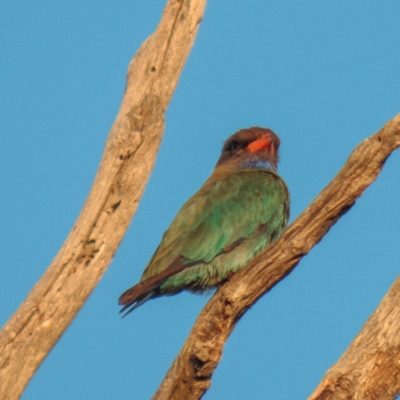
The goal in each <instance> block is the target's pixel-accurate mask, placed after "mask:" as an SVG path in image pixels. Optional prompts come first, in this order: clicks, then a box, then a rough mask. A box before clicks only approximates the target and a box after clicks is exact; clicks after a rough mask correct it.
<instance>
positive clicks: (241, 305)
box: [153, 114, 400, 400]
mask: <svg viewBox="0 0 400 400" xmlns="http://www.w3.org/2000/svg"><path fill="white" fill-rule="evenodd" d="M399 146H400V114H399V115H397V116H396V117H395V118H394V119H393V120H391V121H389V122H388V123H387V124H386V125H385V126H384V127H383V128H382V129H381V130H380V131H379V132H378V133H376V134H375V135H373V136H371V137H370V138H368V139H365V140H364V141H363V142H362V143H361V144H360V145H359V146H357V147H356V149H355V150H354V151H353V152H352V154H351V155H350V157H349V159H348V160H347V162H346V164H345V165H344V167H343V168H342V169H341V171H340V172H339V173H338V175H337V176H336V177H335V178H334V179H333V181H332V182H331V183H330V184H329V185H328V186H327V187H326V188H325V189H324V190H323V191H322V192H321V193H320V194H319V195H318V196H317V198H316V199H315V200H314V201H313V202H312V203H311V204H310V206H309V207H307V209H306V210H305V211H304V212H303V213H302V214H301V215H300V216H299V217H298V218H297V219H296V220H295V221H294V222H293V223H292V224H291V225H290V226H289V227H288V228H287V229H286V231H285V232H284V234H283V235H282V236H281V237H280V239H278V240H277V241H276V242H275V243H273V244H272V245H271V246H269V247H268V248H267V249H266V251H264V252H263V253H262V254H260V255H259V256H258V257H257V258H255V259H254V260H253V261H252V262H251V263H250V264H249V265H248V266H247V267H246V268H245V269H244V270H242V271H240V272H238V273H237V274H235V275H234V276H233V278H232V279H231V281H229V282H227V283H226V284H224V285H222V286H221V287H220V288H219V290H218V291H217V293H216V294H215V295H214V296H213V297H212V298H211V300H210V301H209V302H208V303H207V305H206V306H205V308H204V309H203V311H202V312H201V313H200V315H199V317H198V319H197V321H196V322H195V324H194V326H193V328H192V330H191V332H190V334H189V337H188V339H187V340H186V343H185V344H184V346H183V348H182V350H181V351H180V353H179V354H178V356H177V358H176V359H175V361H174V362H173V364H172V366H171V367H170V369H169V371H168V373H167V375H166V377H165V378H164V380H163V382H162V383H161V386H160V387H159V389H158V391H157V393H156V394H155V395H154V397H153V399H154V400H167V399H169V400H170V399H175V400H178V399H185V400H190V399H199V398H201V397H202V395H203V394H204V393H205V391H206V390H207V389H208V388H209V387H210V385H211V377H212V374H213V372H214V370H215V368H216V366H217V365H218V363H219V361H220V359H221V356H222V350H223V346H224V344H225V342H226V340H227V338H228V336H229V335H230V333H231V332H232V330H233V329H234V327H235V325H236V322H237V321H238V320H239V318H240V317H241V316H242V315H243V314H244V313H245V312H246V310H247V309H248V308H249V307H250V306H252V305H253V304H254V303H255V302H256V301H257V300H258V299H259V298H260V297H261V296H262V295H263V294H265V293H266V292H268V291H269V290H270V289H271V288H272V287H273V286H275V285H276V284H277V283H278V282H279V281H280V280H281V279H283V278H284V277H285V276H286V275H288V274H289V273H290V272H291V271H292V270H293V268H294V267H295V266H296V265H297V264H298V263H299V261H300V260H301V258H302V257H303V256H304V255H306V254H307V253H308V252H309V251H310V250H311V248H312V247H313V246H314V245H315V244H317V243H318V242H319V241H320V240H321V239H322V238H323V236H324V235H325V234H326V233H327V232H328V231H329V229H330V228H331V226H332V225H333V224H334V223H335V222H336V221H338V220H339V218H340V217H341V216H342V215H343V214H344V213H346V212H347V211H348V210H349V209H350V208H351V207H352V206H353V205H354V203H355V201H356V199H357V198H358V197H360V196H361V195H362V193H363V191H364V190H365V189H366V188H367V187H368V186H369V185H370V184H371V183H372V182H373V181H374V180H375V179H376V177H377V176H378V174H379V172H380V171H381V169H382V167H383V165H384V163H385V161H386V159H387V158H388V157H389V155H390V154H391V153H392V152H393V151H394V150H395V149H396V148H398V147H399ZM394 318H397V319H398V320H400V313H399V312H398V309H397V315H396V316H394ZM397 326H398V325H397ZM397 356H398V354H397ZM397 359H399V357H398V358H397ZM396 368H397V369H396V373H397V374H399V373H400V363H399V362H398V363H397V364H396ZM332 398H334V397H332ZM370 398H372V397H370Z"/></svg>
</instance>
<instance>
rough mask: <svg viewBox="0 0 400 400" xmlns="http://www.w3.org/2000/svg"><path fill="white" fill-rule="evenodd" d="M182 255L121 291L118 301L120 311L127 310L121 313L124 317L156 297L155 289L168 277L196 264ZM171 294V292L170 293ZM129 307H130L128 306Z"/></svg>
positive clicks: (158, 292) (156, 291)
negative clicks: (148, 276)
mask: <svg viewBox="0 0 400 400" xmlns="http://www.w3.org/2000/svg"><path fill="white" fill-rule="evenodd" d="M185 261H186V260H185V259H184V258H183V257H178V258H177V259H176V260H175V262H174V263H172V264H171V265H170V266H169V267H168V268H166V269H164V270H163V271H161V272H160V273H158V274H157V275H155V276H152V277H150V278H147V279H145V280H143V281H141V282H139V283H138V284H137V285H135V286H132V287H131V288H130V289H128V290H127V291H126V292H124V293H122V295H121V297H120V298H119V300H118V303H119V304H120V305H122V306H123V307H122V309H121V311H120V313H123V312H124V311H126V310H128V308H129V310H128V311H127V312H126V313H125V314H124V315H123V317H125V316H126V315H128V314H129V313H130V312H132V311H133V310H134V309H135V308H138V307H139V306H141V305H142V304H143V303H145V302H146V301H147V300H150V299H151V298H153V297H158V296H159V295H160V294H161V293H160V291H159V290H157V289H158V288H159V287H160V285H162V284H163V283H164V282H165V281H166V280H167V279H168V278H169V277H171V276H173V275H175V274H177V273H179V272H181V271H182V270H184V269H185V268H188V267H190V266H192V265H196V264H197V262H191V263H188V262H187V261H186V262H185ZM170 294H173V293H170ZM130 307H131V308H130Z"/></svg>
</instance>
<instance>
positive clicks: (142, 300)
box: [120, 290, 155, 318]
mask: <svg viewBox="0 0 400 400" xmlns="http://www.w3.org/2000/svg"><path fill="white" fill-rule="evenodd" d="M154 294H155V291H154V290H152V291H151V292H150V293H147V295H146V296H144V297H142V298H141V299H138V300H136V304H133V303H130V304H125V305H124V306H123V307H122V309H121V310H120V313H123V312H124V311H125V310H126V309H128V308H129V307H131V306H132V307H131V308H129V310H128V311H127V312H126V313H125V314H124V315H123V316H122V318H125V317H126V316H127V315H128V314H130V313H131V312H132V311H133V310H135V309H136V308H138V307H139V306H141V305H142V304H143V303H145V302H146V301H147V300H150V299H151V298H152V297H153V296H154ZM132 304H133V305H132Z"/></svg>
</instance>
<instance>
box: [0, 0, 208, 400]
mask: <svg viewBox="0 0 400 400" xmlns="http://www.w3.org/2000/svg"><path fill="white" fill-rule="evenodd" d="M205 4H206V0H170V1H169V2H168V3H167V5H166V7H165V9H164V13H163V16H162V19H161V22H160V24H159V25H158V27H157V30H156V31H155V33H154V34H153V35H151V36H150V37H149V38H148V39H147V40H146V41H145V42H144V43H143V45H142V46H141V47H140V49H139V50H138V52H137V54H136V56H135V57H134V58H133V60H132V61H131V63H130V66H129V70H128V75H127V86H126V91H125V94H124V98H123V101H122V104H121V108H120V111H119V113H118V115H117V118H116V120H115V123H114V125H113V127H112V128H111V131H110V133H109V137H108V139H107V142H106V146H105V150H104V154H103V158H102V160H101V164H100V167H99V170H98V172H97V176H96V178H95V181H94V183H93V187H92V189H91V192H90V194H89V196H88V199H87V201H86V203H85V205H84V207H83V210H82V212H81V214H80V216H79V218H78V220H77V221H76V223H75V225H74V227H73V228H72V231H71V232H70V234H69V236H68V238H67V240H66V242H65V243H64V245H63V246H62V248H61V250H60V252H59V253H58V254H57V256H56V257H55V259H54V260H53V262H52V264H51V265H50V267H49V268H48V270H47V271H46V272H45V274H44V275H43V277H42V278H41V279H40V280H39V282H38V283H37V284H36V285H35V287H34V288H33V289H32V291H31V292H30V293H29V295H28V297H27V298H26V300H25V301H24V303H23V304H22V305H21V307H20V308H19V309H18V310H17V311H16V312H15V313H14V315H13V316H12V317H11V318H10V320H9V321H8V322H7V323H6V325H5V326H4V328H3V329H2V331H1V332H0V398H1V399H17V398H19V397H20V395H21V393H22V391H23V390H24V388H25V386H26V385H27V383H28V382H29V380H30V378H31V377H32V376H33V374H34V373H35V371H36V369H37V368H38V367H39V365H40V363H41V362H42V361H43V359H44V358H45V357H46V355H47V354H48V353H49V351H50V350H51V349H52V347H53V346H54V344H55V343H56V342H57V340H58V339H59V338H60V336H61V335H62V334H63V332H64V331H65V329H66V328H67V327H68V325H69V324H70V323H71V321H72V320H73V318H74V317H75V316H76V314H77V313H78V311H79V310H80V308H81V307H82V305H83V304H84V303H85V301H86V299H87V298H88V296H89V294H90V293H91V292H92V290H93V289H94V287H95V286H96V284H97V283H98V281H99V280H100V278H101V277H102V275H103V273H104V272H105V270H106V268H107V266H108V265H109V263H110V261H111V259H112V257H113V255H114V253H115V252H116V250H117V248H118V245H119V244H120V242H121V240H122V237H123V235H124V233H125V231H126V229H127V228H128V225H129V223H130V221H131V219H132V216H133V214H134V213H135V211H136V208H137V205H138V202H139V200H140V198H141V195H142V193H143V189H144V187H145V185H146V182H147V180H148V177H149V174H150V172H151V170H152V168H153V164H154V160H155V157H156V153H157V150H158V147H159V144H160V141H161V137H162V132H163V129H164V112H165V110H166V108H167V106H168V103H169V101H170V99H171V96H172V93H173V91H174V89H175V87H176V85H177V82H178V78H179V75H180V73H181V71H182V68H183V65H184V63H185V61H186V59H187V57H188V55H189V51H190V49H191V47H192V45H193V42H194V39H195V36H196V33H197V29H198V27H199V23H200V21H201V19H202V16H203V12H204V8H205Z"/></svg>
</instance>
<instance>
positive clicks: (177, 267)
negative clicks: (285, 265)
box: [119, 127, 290, 316]
mask: <svg viewBox="0 0 400 400" xmlns="http://www.w3.org/2000/svg"><path fill="white" fill-rule="evenodd" d="M279 146H280V140H279V138H278V136H277V135H276V134H275V133H274V132H273V131H272V130H271V129H268V128H260V127H251V128H247V129H241V130H239V131H237V132H236V133H234V134H233V135H231V136H230V137H229V138H228V139H227V140H226V141H225V143H224V145H223V148H222V153H221V156H220V158H219V159H218V162H217V164H216V166H215V168H214V170H213V172H212V173H211V175H210V177H209V178H208V179H207V180H206V182H205V183H204V184H203V186H202V187H201V188H200V189H199V190H198V191H197V192H196V193H195V194H194V195H193V196H192V197H191V198H190V199H189V200H188V201H187V202H186V203H185V204H184V205H183V206H182V208H181V209H180V210H179V212H178V214H177V215H176V216H175V218H174V219H173V221H172V223H171V225H170V226H169V228H168V229H167V231H166V232H165V233H164V235H163V237H162V240H161V243H160V244H159V246H158V247H157V249H156V251H155V252H154V254H153V256H152V257H151V259H150V261H149V262H148V264H147V266H146V268H145V270H144V272H143V275H142V277H141V279H140V282H139V283H138V284H136V285H135V286H133V287H131V288H130V289H128V290H126V291H125V292H124V293H123V294H122V295H121V296H120V298H119V304H120V305H121V306H122V309H121V310H120V312H121V313H125V314H124V315H123V316H126V315H127V314H129V313H130V312H132V311H133V310H134V309H136V308H137V307H139V306H141V305H142V304H143V303H145V302H146V301H148V300H150V299H154V298H157V297H160V296H165V295H166V296H168V295H175V294H177V293H180V292H182V291H183V290H189V291H191V292H194V293H203V292H205V291H207V290H208V289H209V288H212V287H215V286H218V285H220V284H221V283H223V282H224V281H226V280H227V279H229V277H230V276H231V275H232V274H234V273H235V272H237V271H239V270H241V269H242V268H243V267H245V266H246V264H247V263H248V262H249V261H250V260H251V259H252V258H254V257H255V256H256V255H257V254H258V253H260V252H261V251H262V250H264V249H265V247H266V246H267V245H268V244H270V243H271V242H272V241H274V240H275V239H276V238H277V237H278V236H279V235H280V234H281V233H282V231H283V230H284V228H285V227H286V225H287V222H288V219H289V207H290V196H289V191H288V188H287V186H286V184H285V182H284V180H283V179H282V178H281V177H280V176H279V175H278V173H277V168H278V161H279V156H278V150H279Z"/></svg>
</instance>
